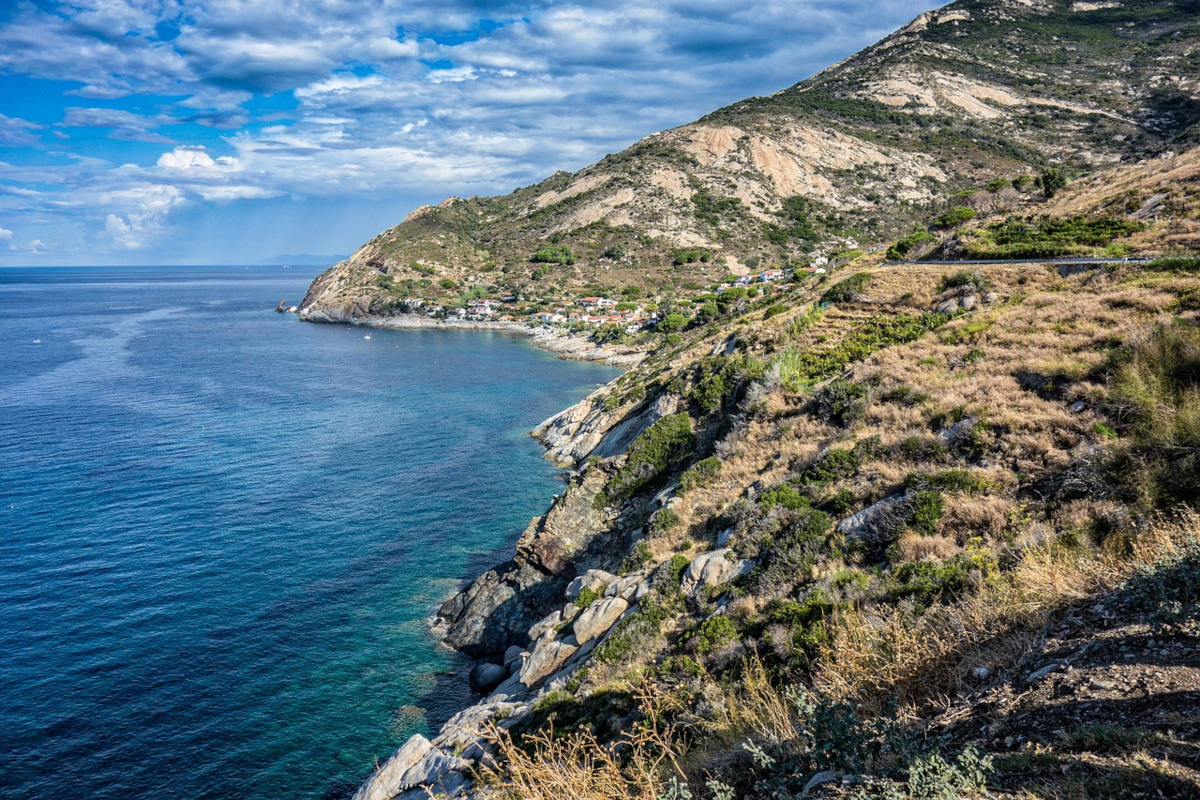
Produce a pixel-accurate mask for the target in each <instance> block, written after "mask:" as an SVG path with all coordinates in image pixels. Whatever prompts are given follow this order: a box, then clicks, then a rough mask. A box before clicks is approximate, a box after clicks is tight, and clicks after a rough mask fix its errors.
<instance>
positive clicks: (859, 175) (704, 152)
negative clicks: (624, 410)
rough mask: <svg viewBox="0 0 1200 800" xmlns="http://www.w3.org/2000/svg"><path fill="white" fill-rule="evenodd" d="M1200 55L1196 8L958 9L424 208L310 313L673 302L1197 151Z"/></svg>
mask: <svg viewBox="0 0 1200 800" xmlns="http://www.w3.org/2000/svg"><path fill="white" fill-rule="evenodd" d="M1198 44H1200V3H1197V2H1195V0H1176V1H1175V2H1164V1H1158V2H1120V3H1118V2H1099V3H1088V2H1073V3H1065V2H1042V1H1041V0H1024V1H1022V0H1001V1H1000V2H982V1H981V0H961V2H957V3H954V4H952V5H949V6H947V7H945V8H944V9H941V10H939V11H935V12H931V13H929V14H924V15H922V16H921V17H919V18H918V19H917V20H915V21H914V22H912V23H910V24H909V25H907V26H906V27H904V28H903V29H901V30H900V31H897V32H896V33H894V34H892V35H891V36H889V37H887V38H886V39H884V40H883V41H881V42H879V43H878V44H876V45H874V46H872V47H869V48H867V49H865V50H863V51H862V52H860V53H858V54H856V55H855V56H853V57H851V58H849V59H847V60H846V61H844V62H842V63H840V64H838V65H836V66H833V67H831V68H829V69H827V70H825V71H823V72H821V73H819V74H818V75H816V76H814V77H812V78H810V79H808V80H806V81H803V82H802V83H799V84H797V85H795V86H793V87H791V88H789V89H786V90H783V91H781V92H779V93H777V94H775V95H772V96H770V97H765V98H752V99H749V100H746V101H743V102H740V103H735V104H734V105H731V106H729V107H727V108H724V109H721V110H719V111H716V112H714V113H712V114H710V115H708V116H707V117H704V118H703V119H701V120H699V121H697V122H695V123H692V124H689V125H685V126H682V127H680V128H676V129H674V130H670V131H666V132H663V133H658V134H654V135H652V136H648V137H647V138H645V139H643V140H642V141H640V142H638V143H637V144H635V145H633V146H632V147H630V148H628V149H627V150H625V151H623V152H621V153H618V154H615V155H610V156H606V157H605V158H604V159H603V160H601V161H600V162H598V163H596V164H594V165H592V166H590V167H587V168H585V169H583V170H580V171H579V172H577V173H574V174H570V173H565V172H560V173H557V174H555V175H554V176H552V177H550V178H548V179H547V180H545V181H543V182H542V183H540V184H537V185H534V186H531V187H527V188H525V189H520V190H518V191H516V192H513V193H512V194H509V195H505V196H501V197H491V198H478V197H473V198H468V199H458V198H451V199H449V200H447V201H445V202H443V203H442V204H440V205H439V206H436V207H424V208H421V209H418V210H416V211H414V212H413V213H412V214H410V215H409V217H408V218H407V219H406V220H405V221H404V222H402V223H401V224H400V225H397V226H396V227H394V228H392V229H390V230H388V231H385V232H384V233H382V234H380V235H379V236H377V237H376V238H374V239H372V240H371V241H370V242H368V243H367V244H366V245H364V246H363V247H362V248H361V249H360V250H359V251H358V252H356V253H355V254H354V255H353V256H352V257H351V258H350V259H348V260H347V261H345V262H342V263H341V264H339V265H337V266H336V267H334V268H333V269H331V270H329V271H328V272H326V273H325V274H324V275H322V276H321V277H320V278H318V279H317V280H316V281H315V282H314V284H313V286H312V288H311V290H310V291H309V293H308V296H307V297H306V298H305V300H304V302H303V303H302V305H301V310H302V314H303V315H304V316H305V317H306V318H309V319H314V320H341V319H346V318H349V317H366V316H370V315H379V314H387V313H389V312H390V311H391V310H393V309H394V308H396V306H397V305H398V304H399V301H401V300H403V299H405V298H413V297H422V298H429V299H432V298H436V299H438V300H439V301H440V302H450V303H453V302H454V300H455V299H456V298H457V297H458V295H459V293H460V292H461V291H462V290H463V289H464V288H466V287H479V291H481V292H492V293H513V294H527V295H530V296H534V295H536V296H543V297H546V298H548V299H549V300H550V301H554V300H556V299H561V298H563V297H569V296H572V295H573V294H577V293H578V292H580V291H583V290H586V289H588V288H589V287H591V288H592V290H595V289H597V288H600V289H604V288H613V287H616V288H619V287H623V286H638V287H643V288H654V289H658V290H662V289H666V290H668V291H669V290H671V289H672V288H680V287H683V286H687V285H689V284H691V285H695V284H708V283H712V282H713V281H715V280H717V279H719V278H721V277H722V276H724V275H726V274H728V273H731V272H732V273H734V274H743V273H745V272H747V271H748V270H750V269H752V268H756V267H758V266H759V265H764V266H765V265H783V264H788V263H802V262H803V261H805V260H806V259H807V258H808V257H810V255H812V254H829V253H833V252H836V251H839V250H845V249H849V248H852V247H857V246H865V245H870V244H873V243H876V242H880V241H885V240H889V239H893V238H895V237H896V236H898V235H901V234H904V233H906V232H908V230H910V229H911V228H912V227H913V225H914V224H916V223H918V222H919V221H921V220H923V219H925V218H927V217H928V216H929V215H930V214H929V212H930V211H931V210H932V209H937V208H939V207H941V206H943V205H944V204H945V203H946V202H947V200H948V198H950V197H951V196H952V195H953V194H954V193H955V192H958V191H960V190H964V189H970V188H973V187H977V186H979V185H982V184H984V183H986V182H988V181H990V180H992V179H994V178H996V177H998V176H1006V175H1007V176H1013V175H1017V174H1019V173H1023V172H1024V173H1035V172H1037V171H1039V170H1041V169H1042V168H1044V167H1046V166H1047V165H1057V166H1060V167H1062V168H1065V169H1066V170H1067V171H1068V172H1069V173H1071V174H1080V173H1085V172H1089V171H1092V170H1094V169H1096V168H1098V167H1101V166H1105V165H1111V164H1114V163H1117V162H1119V161H1121V160H1124V159H1128V158H1131V157H1144V156H1145V155H1147V154H1153V153H1157V152H1163V151H1167V150H1170V149H1172V148H1182V147H1186V146H1188V145H1189V144H1191V143H1195V142H1196V141H1197V136H1198V134H1197V122H1198V121H1200V77H1198V76H1200V49H1198ZM539 251H541V256H538V255H537V254H538V253H539ZM680 251H687V252H683V253H681V252H680ZM568 253H569V255H567V254H568ZM535 258H537V259H538V260H536V261H535V260H534V259H535ZM451 282H452V283H451Z"/></svg>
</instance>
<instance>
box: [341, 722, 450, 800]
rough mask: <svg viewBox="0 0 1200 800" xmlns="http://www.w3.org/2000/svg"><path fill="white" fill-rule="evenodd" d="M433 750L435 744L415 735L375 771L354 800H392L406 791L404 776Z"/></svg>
mask: <svg viewBox="0 0 1200 800" xmlns="http://www.w3.org/2000/svg"><path fill="white" fill-rule="evenodd" d="M432 750H433V744H432V743H431V742H430V741H429V740H428V739H426V738H425V737H424V736H422V735H421V734H419V733H418V734H415V735H413V736H411V737H410V738H409V740H408V741H407V742H405V743H404V744H403V745H402V746H401V747H400V749H399V750H397V751H396V752H395V753H393V754H392V756H391V757H390V758H389V759H388V760H387V761H385V762H383V765H382V766H381V767H380V768H379V769H377V770H375V774H373V775H372V776H371V777H370V778H368V779H367V780H366V781H365V782H364V783H363V785H362V786H359V787H358V791H357V792H355V793H354V798H353V800H392V798H393V797H395V796H396V795H397V794H399V793H400V792H402V791H404V789H406V788H408V787H406V786H405V785H404V776H405V775H406V773H407V772H408V771H409V770H411V769H412V768H413V767H414V766H416V765H417V764H419V763H420V762H421V761H422V760H423V759H424V758H425V756H426V755H428V754H429V753H430V752H432Z"/></svg>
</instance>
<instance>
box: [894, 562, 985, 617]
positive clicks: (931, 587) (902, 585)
mask: <svg viewBox="0 0 1200 800" xmlns="http://www.w3.org/2000/svg"><path fill="white" fill-rule="evenodd" d="M975 570H976V566H975V564H974V563H973V562H972V561H971V560H970V559H969V558H967V557H965V556H957V557H955V558H952V559H950V560H949V561H945V562H941V563H939V562H936V561H913V562H911V563H908V564H903V565H901V567H900V568H899V569H897V570H896V571H895V573H894V574H893V576H892V589H891V595H892V597H893V598H896V599H900V598H906V597H907V598H912V599H913V600H915V601H916V602H917V603H918V604H920V605H922V606H929V605H932V604H933V603H934V602H935V601H937V600H939V599H941V600H952V599H954V598H957V597H959V596H961V595H962V594H963V593H964V592H965V591H967V590H968V589H969V588H970V587H971V586H972V584H973V582H974V581H973V578H972V574H973V573H974V572H975Z"/></svg>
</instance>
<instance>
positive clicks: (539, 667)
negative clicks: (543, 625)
mask: <svg viewBox="0 0 1200 800" xmlns="http://www.w3.org/2000/svg"><path fill="white" fill-rule="evenodd" d="M578 649H579V644H578V642H577V641H576V640H575V639H574V638H568V639H565V640H563V641H561V642H560V641H557V640H554V639H543V640H542V641H541V642H539V643H538V646H537V648H535V649H534V651H533V652H532V653H530V654H529V658H527V659H525V663H524V664H523V665H522V666H521V672H520V678H519V680H520V682H521V683H522V684H524V685H525V686H527V687H529V688H533V687H534V686H535V685H537V684H538V683H539V682H540V681H542V680H543V679H544V678H546V677H548V676H550V675H553V674H554V673H555V672H556V671H557V670H558V668H559V667H561V666H562V665H563V664H564V663H565V662H566V660H567V659H568V658H570V657H571V656H573V655H574V654H575V651H576V650H578Z"/></svg>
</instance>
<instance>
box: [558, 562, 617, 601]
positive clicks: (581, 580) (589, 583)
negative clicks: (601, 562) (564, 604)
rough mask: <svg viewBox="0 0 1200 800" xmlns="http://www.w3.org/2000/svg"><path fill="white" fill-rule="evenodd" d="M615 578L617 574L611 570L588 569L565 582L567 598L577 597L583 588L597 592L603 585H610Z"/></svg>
mask: <svg viewBox="0 0 1200 800" xmlns="http://www.w3.org/2000/svg"><path fill="white" fill-rule="evenodd" d="M617 580H618V579H617V576H616V575H613V574H612V573H611V572H605V571H604V570H602V569H589V570H588V571H587V572H585V573H583V574H582V575H579V576H577V577H576V578H575V579H574V580H573V581H571V582H570V583H568V584H567V599H568V600H574V599H575V598H576V597H579V593H580V592H582V591H583V590H584V589H591V590H592V591H593V592H599V591H600V590H601V589H603V588H604V587H605V586H612V585H613V584H614V583H616V582H617Z"/></svg>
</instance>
